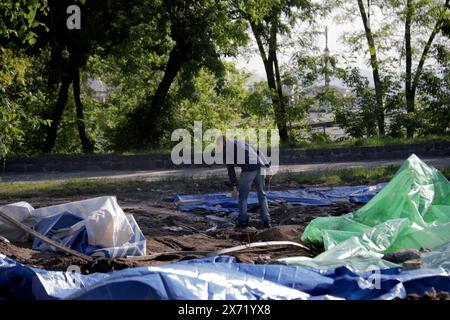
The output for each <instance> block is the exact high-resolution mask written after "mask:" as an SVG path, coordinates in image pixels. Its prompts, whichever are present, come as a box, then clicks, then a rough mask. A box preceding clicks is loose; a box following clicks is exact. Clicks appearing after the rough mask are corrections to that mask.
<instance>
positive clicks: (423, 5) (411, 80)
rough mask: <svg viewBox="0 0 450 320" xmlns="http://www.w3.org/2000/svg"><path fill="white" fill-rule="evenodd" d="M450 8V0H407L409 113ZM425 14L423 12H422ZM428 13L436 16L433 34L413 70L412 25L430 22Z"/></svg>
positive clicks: (411, 131)
mask: <svg viewBox="0 0 450 320" xmlns="http://www.w3.org/2000/svg"><path fill="white" fill-rule="evenodd" d="M448 10H450V0H445V2H444V3H440V4H438V5H437V6H436V4H435V3H434V2H433V1H415V0H406V5H405V8H404V22H405V58H406V75H405V97H406V110H407V112H408V113H409V114H413V113H414V112H415V100H416V91H417V87H418V85H419V81H420V77H421V75H422V73H423V67H424V65H425V62H426V61H427V59H428V55H429V52H430V50H431V47H432V45H433V42H434V40H435V38H436V36H437V35H438V34H439V32H440V31H441V29H442V27H443V26H444V23H446V17H447V15H448V12H447V11H448ZM420 11H426V12H425V14H426V15H427V17H426V18H425V19H424V18H423V16H421V14H420V13H421V12H420ZM422 14H423V13H422ZM428 15H430V16H432V17H434V26H433V27H432V31H431V34H430V35H429V37H428V40H427V41H426V43H425V45H424V47H423V49H422V53H421V55H420V58H419V62H418V64H417V68H416V70H415V72H414V71H413V57H414V53H413V51H414V50H413V47H412V27H413V25H414V23H419V24H422V23H423V22H428V23H430V22H431V21H430V20H429V17H428ZM414 127H415V126H414V124H413V123H412V121H408V123H407V135H408V137H412V136H413V135H414V131H415V129H414Z"/></svg>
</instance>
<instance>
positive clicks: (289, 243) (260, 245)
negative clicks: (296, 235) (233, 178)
mask: <svg viewBox="0 0 450 320" xmlns="http://www.w3.org/2000/svg"><path fill="white" fill-rule="evenodd" d="M287 246H294V247H300V248H302V249H305V250H307V251H311V250H310V249H309V248H308V247H306V246H304V245H302V244H300V243H297V242H292V241H268V242H254V243H248V244H244V245H241V246H237V247H231V248H225V249H221V250H219V251H168V252H161V253H155V254H152V255H148V256H137V257H135V256H127V257H126V259H127V260H130V261H145V260H153V259H155V258H157V257H159V256H162V255H172V254H174V255H175V254H178V255H182V256H186V255H205V256H206V255H208V256H220V255H225V254H228V253H231V252H236V251H243V250H246V249H252V248H263V247H287Z"/></svg>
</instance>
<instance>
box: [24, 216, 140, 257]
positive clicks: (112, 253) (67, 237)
mask: <svg viewBox="0 0 450 320" xmlns="http://www.w3.org/2000/svg"><path fill="white" fill-rule="evenodd" d="M126 218H127V219H128V222H129V223H130V225H131V228H132V231H133V235H132V237H131V239H130V240H129V241H128V242H127V243H125V244H123V245H122V246H120V247H117V248H100V247H97V246H92V245H89V244H88V234H87V231H86V228H85V227H84V226H82V227H80V228H76V229H71V227H74V226H75V225H76V224H77V223H79V222H82V221H83V219H82V218H80V217H78V216H76V215H74V214H72V213H70V212H67V211H65V212H61V213H57V214H54V215H51V216H49V217H47V218H45V219H42V220H41V221H40V222H39V223H38V224H37V226H36V231H37V232H39V233H41V234H43V235H45V236H47V237H49V238H50V239H53V240H55V241H57V242H59V243H61V244H62V245H64V246H66V247H69V248H71V249H74V250H76V251H79V252H82V253H84V254H86V255H89V256H97V257H107V258H121V257H126V256H143V255H145V254H146V241H145V237H144V234H143V233H142V231H141V230H140V228H139V226H138V224H137V223H136V220H135V219H134V217H133V215H127V216H126ZM33 249H36V250H41V251H49V250H52V248H51V246H50V245H48V244H46V243H44V242H42V241H41V240H39V239H37V238H35V239H34V241H33Z"/></svg>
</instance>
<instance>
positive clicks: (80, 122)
mask: <svg viewBox="0 0 450 320" xmlns="http://www.w3.org/2000/svg"><path fill="white" fill-rule="evenodd" d="M72 80H73V82H72V85H73V87H72V88H73V98H74V100H75V106H76V109H77V126H78V134H79V136H80V141H81V145H82V147H83V152H84V153H92V152H94V144H93V143H92V141H91V140H90V139H89V137H88V135H87V134H86V127H85V124H84V115H83V103H82V102H81V98H80V69H79V68H77V67H75V69H74V71H73V77H72Z"/></svg>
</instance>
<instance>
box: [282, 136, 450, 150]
mask: <svg viewBox="0 0 450 320" xmlns="http://www.w3.org/2000/svg"><path fill="white" fill-rule="evenodd" d="M442 141H447V142H450V136H438V135H432V136H424V137H415V138H393V137H370V138H361V139H347V140H341V141H313V142H305V143H298V144H295V145H291V146H289V147H290V148H304V149H326V148H344V147H379V146H385V145H389V144H415V143H425V142H442Z"/></svg>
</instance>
